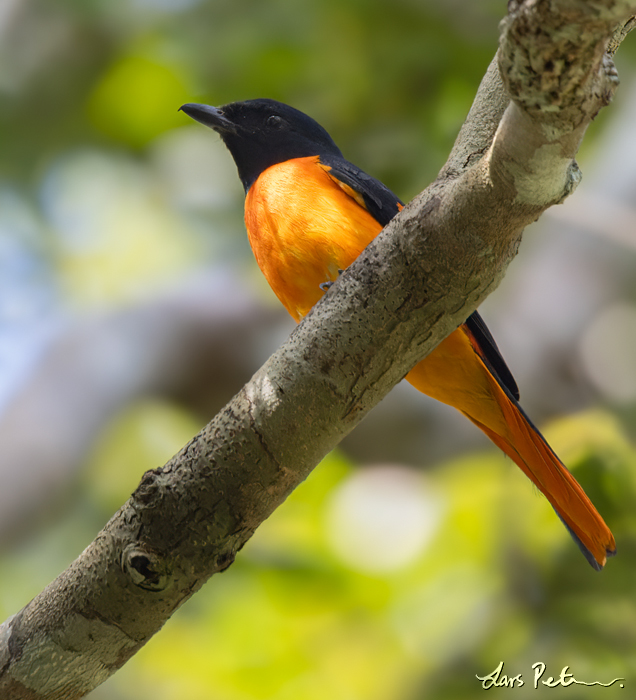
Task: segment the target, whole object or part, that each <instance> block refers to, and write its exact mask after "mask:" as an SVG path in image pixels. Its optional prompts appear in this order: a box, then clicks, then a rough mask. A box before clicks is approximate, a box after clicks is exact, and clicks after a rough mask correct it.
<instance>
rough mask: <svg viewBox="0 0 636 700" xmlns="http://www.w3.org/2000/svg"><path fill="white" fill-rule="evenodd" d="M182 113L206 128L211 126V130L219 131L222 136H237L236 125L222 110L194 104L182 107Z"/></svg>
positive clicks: (189, 103) (190, 103) (180, 108)
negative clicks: (228, 134)
mask: <svg viewBox="0 0 636 700" xmlns="http://www.w3.org/2000/svg"><path fill="white" fill-rule="evenodd" d="M179 110H180V111H181V112H185V113H186V114H187V115H188V116H189V117H192V119H194V120H196V121H198V122H199V123H200V124H203V125H204V126H209V127H210V129H214V131H218V132H219V133H220V134H227V133H230V134H235V133H236V125H235V124H234V123H232V122H231V121H230V120H229V119H228V118H227V117H225V115H224V114H223V112H222V111H221V110H220V109H217V108H216V107H210V106H209V105H200V104H196V103H194V102H188V104H185V105H181V107H179Z"/></svg>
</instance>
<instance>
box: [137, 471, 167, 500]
mask: <svg viewBox="0 0 636 700" xmlns="http://www.w3.org/2000/svg"><path fill="white" fill-rule="evenodd" d="M162 474H163V469H162V468H161V467H158V468H157V469H150V470H149V471H147V472H146V473H145V474H144V475H143V476H142V477H141V482H140V484H139V486H138V487H137V489H136V490H135V492H134V493H133V495H132V497H133V498H134V499H135V500H136V501H138V502H139V503H142V504H143V505H145V506H148V505H150V504H151V503H152V502H153V501H155V500H156V499H158V498H160V496H161V492H162V485H161V481H160V476H161V475H162Z"/></svg>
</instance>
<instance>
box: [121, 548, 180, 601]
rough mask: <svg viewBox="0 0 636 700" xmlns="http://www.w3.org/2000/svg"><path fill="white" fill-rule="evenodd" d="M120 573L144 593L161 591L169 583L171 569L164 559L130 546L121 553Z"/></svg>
mask: <svg viewBox="0 0 636 700" xmlns="http://www.w3.org/2000/svg"><path fill="white" fill-rule="evenodd" d="M121 568H122V571H123V572H124V573H125V574H127V575H128V576H129V578H130V579H131V581H132V582H133V583H134V584H135V586H138V587H139V588H143V589H144V590H146V591H163V590H164V589H165V588H166V587H167V586H168V583H169V581H170V574H171V573H172V568H171V566H170V565H169V563H168V562H167V561H166V559H165V558H164V557H160V556H159V555H157V554H155V553H154V552H149V551H148V550H146V549H143V548H142V547H141V546H140V545H138V544H130V545H128V547H126V549H124V551H123V552H122V557H121Z"/></svg>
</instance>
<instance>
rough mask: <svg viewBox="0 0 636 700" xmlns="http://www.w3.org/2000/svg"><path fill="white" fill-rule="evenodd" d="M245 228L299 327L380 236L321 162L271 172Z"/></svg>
mask: <svg viewBox="0 0 636 700" xmlns="http://www.w3.org/2000/svg"><path fill="white" fill-rule="evenodd" d="M245 226H246V228H247V234H248V236H249V240H250V245H251V246H252V250H253V251H254V256H255V257H256V262H257V263H258V266H259V267H260V268H261V270H262V271H263V274H264V275H265V277H266V279H267V281H268V282H269V284H270V286H271V288H272V289H273V290H274V293H275V294H276V296H277V297H278V298H279V299H280V301H281V302H282V303H283V305H284V306H285V308H286V309H287V311H289V313H290V314H291V315H292V316H293V318H294V319H295V320H296V321H300V319H301V318H302V317H303V316H305V315H306V314H307V313H308V312H309V310H310V309H311V307H312V306H313V305H314V304H315V303H316V302H317V301H318V300H319V299H320V297H321V296H322V295H323V294H324V292H323V291H322V290H321V289H320V285H321V284H322V283H324V282H333V281H334V280H336V279H337V277H338V270H344V269H345V268H347V267H349V265H350V264H351V263H352V262H353V261H354V260H355V259H356V258H357V257H358V255H360V253H361V252H362V251H363V250H364V248H366V246H367V245H368V244H369V243H370V242H371V241H372V240H373V239H374V238H375V237H376V236H377V235H378V233H379V232H380V231H381V230H382V226H381V225H380V224H379V223H378V222H377V221H376V220H375V219H374V218H373V217H372V216H371V214H369V213H368V212H367V211H366V209H363V208H362V207H361V206H359V205H358V204H357V203H356V202H355V201H354V200H353V199H351V197H350V196H349V195H347V194H346V193H345V191H344V190H343V189H341V187H339V186H338V185H337V184H336V183H335V182H334V180H333V179H332V178H331V177H329V175H328V173H327V171H326V170H324V169H323V168H322V167H321V166H320V165H319V164H318V156H311V157H308V158H299V159H296V160H292V161H287V162H285V163H279V164H278V165H274V166H272V167H271V168H268V169H267V170H265V172H263V173H262V174H261V176H260V177H259V178H258V180H257V181H256V182H255V183H254V184H253V185H252V187H251V188H250V190H249V192H248V193H247V198H246V201H245Z"/></svg>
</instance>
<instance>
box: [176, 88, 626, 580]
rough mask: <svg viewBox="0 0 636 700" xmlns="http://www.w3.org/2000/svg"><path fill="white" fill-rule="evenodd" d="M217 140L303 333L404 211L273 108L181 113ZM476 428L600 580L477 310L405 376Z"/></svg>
mask: <svg viewBox="0 0 636 700" xmlns="http://www.w3.org/2000/svg"><path fill="white" fill-rule="evenodd" d="M180 109H181V110H182V111H183V112H184V113H185V114H186V115H188V116H189V117H191V118H192V119H194V120H195V121H197V122H199V123H201V124H203V125H204V126H207V127H209V128H211V129H212V130H214V131H215V132H217V133H218V134H219V135H220V137H221V139H222V141H223V142H224V143H225V146H226V147H227V149H228V150H229V152H230V154H231V156H232V157H233V159H234V162H235V164H236V167H237V170H238V176H239V179H240V180H241V183H242V184H243V188H244V190H245V227H246V229H247V234H248V238H249V242H250V245H251V247H252V250H253V253H254V256H255V258H256V262H257V263H258V265H259V267H260V269H261V271H262V272H263V274H264V275H265V278H266V279H267V281H268V282H269V284H270V286H271V288H272V289H273V291H274V293H275V294H276V296H277V297H278V299H279V300H280V301H281V302H282V304H283V306H284V307H285V308H286V309H287V311H288V312H289V313H290V314H291V316H292V317H293V318H294V320H295V321H296V322H300V321H301V320H302V318H303V317H304V316H306V315H307V313H308V312H309V311H310V309H311V308H312V307H313V306H314V304H316V302H317V301H318V300H319V299H320V298H321V297H322V296H323V295H324V294H325V293H326V292H327V291H328V289H329V288H330V286H331V285H332V284H333V282H334V281H335V280H336V279H337V278H338V276H339V274H340V273H341V272H342V271H343V270H345V269H346V268H347V267H348V266H349V265H350V264H351V263H352V262H353V261H354V260H355V259H356V258H357V257H358V255H360V253H361V252H362V251H363V250H364V248H365V247H366V246H367V245H368V244H369V242H370V241H371V240H373V238H375V236H377V234H378V233H379V232H380V231H381V230H382V229H383V228H384V226H386V224H388V222H389V221H390V220H391V219H392V218H393V217H394V216H396V215H397V214H398V212H399V211H400V210H401V209H402V208H403V206H404V204H403V202H402V201H401V200H400V199H399V198H398V197H397V196H396V195H395V194H394V193H393V192H392V191H391V190H389V189H388V188H387V187H386V186H385V185H384V184H382V183H381V182H380V181H379V180H377V179H375V178H374V177H372V176H370V175H368V174H367V173H365V172H364V171H363V170H361V169H360V168H359V167H357V166H356V165H354V164H353V163H351V162H349V161H348V160H346V159H345V157H344V156H343V154H342V152H341V150H340V149H339V148H338V146H337V145H336V144H335V142H334V141H333V139H332V138H331V136H330V135H329V133H328V132H327V131H326V130H325V129H324V128H323V127H322V126H321V125H320V124H318V122H316V121H315V120H314V119H313V118H311V117H310V116H308V115H307V114H305V113H303V112H301V111H300V110H298V109H296V108H294V107H291V106H289V105H287V104H284V103H282V102H278V101H276V100H272V99H267V98H259V99H251V100H245V101H239V102H232V103H230V104H226V105H223V106H221V107H212V106H209V105H205V104H197V103H188V104H184V105H183V106H182V107H181V108H180ZM406 380H407V381H408V382H410V383H411V384H412V385H413V386H414V387H415V388H416V389H418V390H419V391H421V392H422V393H424V394H427V395H428V396H431V397H433V398H434V399H437V400H438V401H441V402H443V403H445V404H448V405H450V406H453V407H454V408H456V409H457V410H459V411H460V412H461V413H463V414H464V415H465V416H466V417H467V418H468V419H469V420H471V421H472V422H473V423H474V424H475V425H476V426H477V427H478V428H480V429H481V430H482V431H483V432H484V433H485V434H486V435H487V436H488V437H489V438H490V439H491V440H492V442H493V443H494V444H495V445H496V446H497V447H499V448H500V449H501V450H502V451H503V452H504V453H505V454H506V455H508V457H510V458H511V459H512V460H513V461H514V462H515V463H516V464H517V465H518V466H519V467H520V469H521V470H522V471H523V473H524V474H525V475H526V476H527V477H528V478H529V479H530V480H531V481H532V482H533V483H534V484H535V485H536V487H537V488H538V489H539V490H540V491H541V492H542V493H543V494H544V495H545V497H546V498H547V500H548V501H549V503H550V504H551V505H552V507H553V508H554V510H555V511H556V513H557V515H558V516H559V518H560V519H561V521H562V522H563V524H564V525H565V527H566V528H567V530H568V531H569V533H570V535H571V536H572V538H573V539H574V541H575V542H576V544H577V545H578V547H579V549H580V550H581V552H582V553H583V555H584V556H585V558H586V559H587V561H588V562H589V564H590V565H591V566H592V567H593V568H594V569H595V570H597V571H600V570H601V569H602V568H603V567H604V565H605V563H606V561H607V557H608V556H612V555H614V554H615V553H616V544H615V541H614V537H613V535H612V533H611V531H610V530H609V528H608V527H607V525H606V524H605V522H604V520H603V518H602V517H601V515H600V514H599V513H598V511H597V510H596V509H595V507H594V506H593V504H592V502H591V501H590V499H589V498H588V496H587V495H586V494H585V492H584V491H583V489H582V488H581V486H580V485H579V484H578V482H577V481H576V479H575V478H574V476H573V475H572V474H571V473H570V471H569V470H568V469H567V468H566V467H565V465H564V464H563V463H562V462H561V460H560V459H559V458H558V457H557V455H556V454H555V452H554V451H553V450H552V448H551V447H550V446H549V445H548V443H547V441H546V440H545V439H544V437H543V436H542V435H541V433H540V432H539V430H538V429H537V428H536V427H535V426H534V424H533V423H532V421H531V420H530V419H529V418H528V416H527V415H526V413H525V412H524V410H523V409H522V408H521V406H520V404H519V390H518V388H517V384H516V383H515V380H514V378H513V376H512V373H511V372H510V370H509V369H508V366H507V365H506V362H505V361H504V359H503V357H502V355H501V353H500V351H499V349H498V347H497V344H496V342H495V340H494V338H493V336H492V335H491V333H490V331H489V330H488V328H487V326H486V324H485V322H484V321H483V319H482V318H481V316H480V315H479V313H478V312H477V311H475V312H473V313H472V314H471V315H470V316H469V317H468V318H467V319H466V321H465V322H464V323H463V324H462V325H461V326H459V328H457V329H456V330H455V331H453V332H452V333H451V334H450V335H449V336H448V337H447V338H446V339H445V340H443V341H442V342H441V343H440V344H439V345H438V346H437V347H436V348H435V349H434V350H433V351H432V352H431V353H430V354H429V355H428V356H427V357H425V358H424V359H423V360H422V361H421V362H419V364H417V365H416V366H415V368H414V369H413V370H411V372H409V373H408V374H407V375H406Z"/></svg>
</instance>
